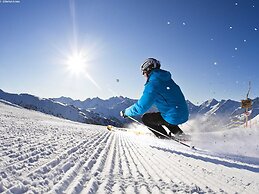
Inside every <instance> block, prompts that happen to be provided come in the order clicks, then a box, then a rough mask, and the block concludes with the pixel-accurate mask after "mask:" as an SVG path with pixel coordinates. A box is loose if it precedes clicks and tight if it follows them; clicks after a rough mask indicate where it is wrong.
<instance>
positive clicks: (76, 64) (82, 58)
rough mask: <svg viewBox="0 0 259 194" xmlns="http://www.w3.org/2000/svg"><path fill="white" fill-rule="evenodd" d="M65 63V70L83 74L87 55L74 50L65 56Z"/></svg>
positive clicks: (73, 73)
mask: <svg viewBox="0 0 259 194" xmlns="http://www.w3.org/2000/svg"><path fill="white" fill-rule="evenodd" d="M65 65H66V68H67V71H68V72H69V73H71V74H72V75H76V76H78V75H80V74H84V73H85V71H86V66H87V56H86V55H85V54H83V53H82V52H74V53H73V54H71V55H70V56H68V57H67V59H66V62H65Z"/></svg>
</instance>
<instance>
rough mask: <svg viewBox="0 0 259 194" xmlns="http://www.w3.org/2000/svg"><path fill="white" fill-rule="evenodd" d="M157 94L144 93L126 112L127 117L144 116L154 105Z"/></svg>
mask: <svg viewBox="0 0 259 194" xmlns="http://www.w3.org/2000/svg"><path fill="white" fill-rule="evenodd" d="M155 98H156V96H155V94H154V92H151V91H144V93H143V95H142V96H141V98H140V99H139V100H138V101H137V102H136V103H135V104H133V105H132V106H130V107H129V108H127V109H126V110H125V113H124V114H125V115H126V116H136V115H141V114H144V113H145V112H146V111H147V110H148V109H149V108H150V107H151V106H152V105H153V103H154V101H155Z"/></svg>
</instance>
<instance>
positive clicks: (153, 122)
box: [142, 112, 183, 138]
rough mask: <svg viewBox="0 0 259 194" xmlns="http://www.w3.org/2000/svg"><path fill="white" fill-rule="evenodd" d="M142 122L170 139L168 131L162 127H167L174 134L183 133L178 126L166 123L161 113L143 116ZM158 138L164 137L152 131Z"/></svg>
mask: <svg viewBox="0 0 259 194" xmlns="http://www.w3.org/2000/svg"><path fill="white" fill-rule="evenodd" d="M142 122H143V123H144V124H145V125H146V126H148V127H150V128H152V129H155V130H156V131H158V132H160V133H162V134H164V135H166V136H168V137H170V135H169V134H167V132H166V130H165V129H164V128H163V127H162V125H165V126H166V127H167V128H168V129H169V130H170V131H171V133H173V134H182V133H183V131H182V130H181V129H180V128H179V127H178V125H172V124H170V123H168V122H166V121H165V120H164V119H163V117H162V116H161V113H160V112H156V113H145V114H144V115H143V116H142ZM152 132H153V133H154V134H155V135H156V136H157V137H159V138H163V137H164V136H163V135H161V134H159V133H157V132H155V131H152Z"/></svg>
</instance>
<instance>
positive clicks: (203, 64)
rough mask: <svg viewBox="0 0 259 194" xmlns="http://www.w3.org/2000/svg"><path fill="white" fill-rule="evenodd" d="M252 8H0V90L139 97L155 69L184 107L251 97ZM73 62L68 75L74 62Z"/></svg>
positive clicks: (207, 4)
mask: <svg viewBox="0 0 259 194" xmlns="http://www.w3.org/2000/svg"><path fill="white" fill-rule="evenodd" d="M258 18H259V1H258V0H242V1H241V0H236V1H232V0H218V1H214V0H141V1H139V0H123V1H121V0H110V1H100V0H75V1H69V0H55V1H52V0H44V1H40V0H20V1H16V2H13V3H5V2H3V1H1V2H0V24H1V31H0V88H1V89H3V90H4V91H7V92H14V93H31V94H34V95H37V96H39V97H59V96H69V97H72V98H74V99H81V100H84V99H86V98H92V97H97V96H98V97H100V98H103V99H107V98H109V97H112V96H120V95H122V96H126V97H129V98H136V99H137V98H139V97H140V96H141V94H142V91H143V85H144V83H145V79H144V77H142V75H141V72H140V64H141V63H142V62H143V61H144V60H145V59H146V58H147V57H155V58H157V59H158V60H160V61H161V64H162V69H165V70H168V71H170V72H171V73H172V77H173V79H174V80H175V82H176V83H178V84H179V85H180V87H181V88H182V90H183V92H184V94H185V97H186V99H189V100H191V101H192V102H193V103H195V104H196V103H201V102H202V101H204V100H207V99H211V98H216V99H218V100H221V99H234V100H241V99H243V98H245V97H246V93H247V90H248V83H249V81H251V83H252V90H251V95H250V97H251V98H254V97H256V96H259V87H258V83H259V76H258V74H259V64H258V61H259V54H258V53H259V52H258V51H259V48H258V47H259V31H258V29H259V19H258ZM73 56H79V57H77V61H80V62H79V63H80V64H81V66H80V68H81V70H80V68H79V69H75V68H74V66H73V65H72V64H71V63H73V62H75V57H73Z"/></svg>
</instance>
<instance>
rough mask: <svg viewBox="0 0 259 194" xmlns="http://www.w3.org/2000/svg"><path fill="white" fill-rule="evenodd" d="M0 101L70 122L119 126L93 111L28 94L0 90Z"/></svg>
mask: <svg viewBox="0 0 259 194" xmlns="http://www.w3.org/2000/svg"><path fill="white" fill-rule="evenodd" d="M0 99H3V100H5V101H8V102H11V103H13V104H16V105H19V106H21V107H24V108H27V109H31V110H36V111H40V112H43V113H46V114H50V115H54V116H57V117H60V118H65V119H68V120H71V121H77V122H82V123H90V124H100V125H108V124H111V125H115V126H118V125H120V123H118V122H116V121H112V120H111V119H107V118H105V117H102V116H100V115H99V114H98V113H95V112H93V111H90V110H84V109H80V108H78V107H75V106H73V105H67V104H63V103H60V102H55V101H53V100H50V99H44V98H43V99H42V98H39V97H36V96H33V95H30V94H11V93H6V92H4V91H2V90H0Z"/></svg>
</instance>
